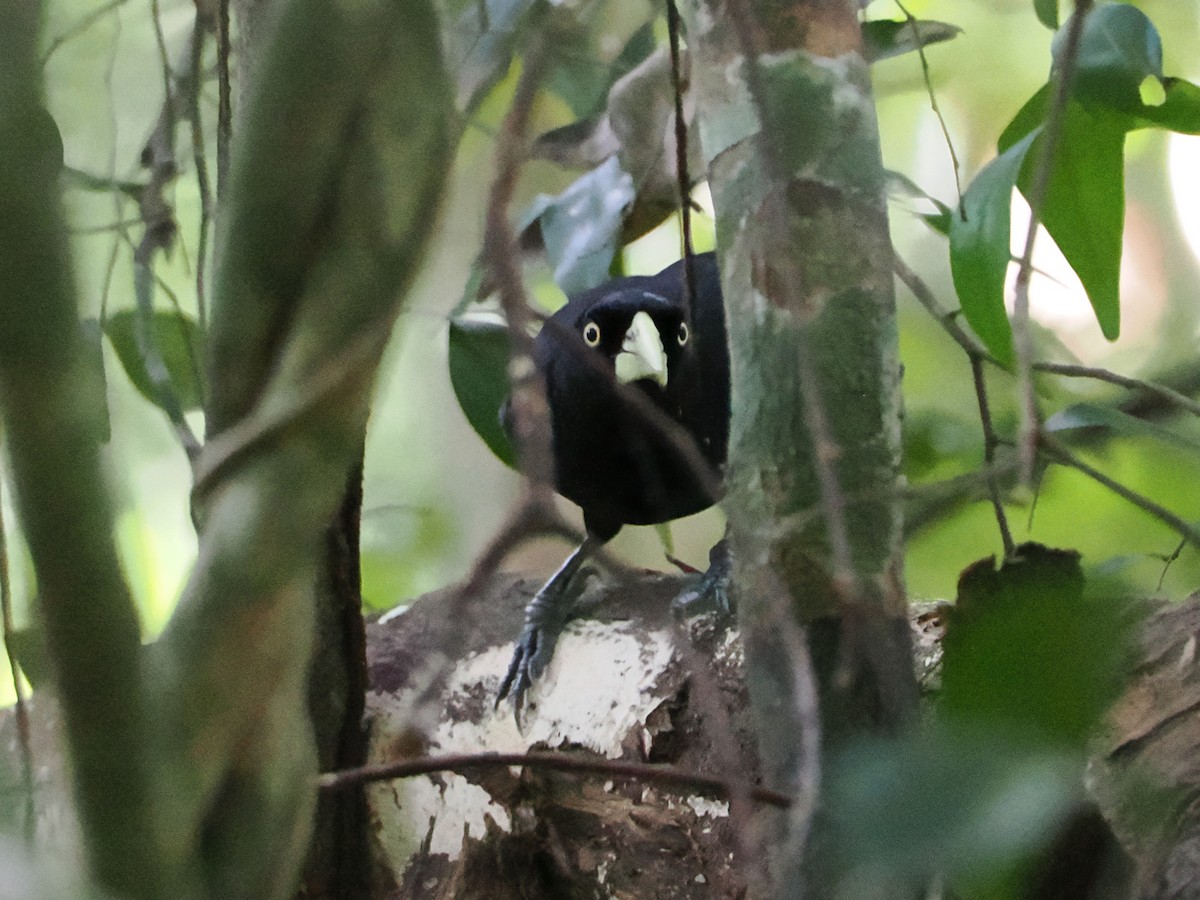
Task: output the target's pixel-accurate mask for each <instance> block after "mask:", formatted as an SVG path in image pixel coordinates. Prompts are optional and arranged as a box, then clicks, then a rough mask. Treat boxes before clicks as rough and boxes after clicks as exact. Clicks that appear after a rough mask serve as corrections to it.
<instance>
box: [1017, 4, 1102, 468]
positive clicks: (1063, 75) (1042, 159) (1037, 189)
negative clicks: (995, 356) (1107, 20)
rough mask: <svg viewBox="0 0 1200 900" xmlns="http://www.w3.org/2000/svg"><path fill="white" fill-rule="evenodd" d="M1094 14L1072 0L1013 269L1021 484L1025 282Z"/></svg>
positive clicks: (1027, 358) (1029, 336)
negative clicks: (1084, 40)
mask: <svg viewBox="0 0 1200 900" xmlns="http://www.w3.org/2000/svg"><path fill="white" fill-rule="evenodd" d="M1091 8H1092V3H1091V0H1075V13H1074V15H1073V16H1072V17H1071V23H1070V25H1069V26H1068V28H1067V38H1066V43H1065V45H1064V48H1063V52H1062V54H1061V56H1060V57H1059V60H1058V65H1057V66H1056V67H1055V69H1054V73H1053V76H1052V81H1053V84H1054V99H1053V102H1052V103H1051V105H1050V111H1049V113H1048V114H1047V116H1046V123H1045V125H1044V127H1043V129H1042V135H1041V153H1040V155H1039V158H1038V163H1037V168H1036V169H1035V170H1034V174H1033V183H1032V185H1031V186H1030V189H1029V193H1028V195H1027V197H1026V199H1028V201H1029V228H1028V229H1027V230H1026V232H1025V248H1024V250H1023V251H1022V252H1021V263H1020V266H1019V268H1018V269H1017V280H1016V290H1015V299H1014V303H1013V342H1014V348H1015V350H1016V362H1017V367H1016V368H1017V397H1018V401H1019V402H1018V406H1019V408H1020V411H1021V424H1020V427H1019V429H1018V432H1017V453H1018V456H1019V459H1020V461H1021V470H1020V472H1021V474H1020V478H1021V483H1022V484H1025V485H1028V484H1030V483H1031V482H1032V481H1033V470H1034V465H1035V457H1036V456H1037V447H1038V432H1039V431H1040V430H1041V423H1040V422H1039V421H1038V409H1037V397H1036V395H1035V393H1034V384H1033V333H1032V331H1031V328H1030V322H1029V282H1030V279H1031V278H1032V276H1033V248H1034V243H1035V242H1036V240H1037V232H1038V224H1039V222H1040V221H1041V213H1042V205H1043V204H1044V203H1045V201H1046V193H1047V191H1048V190H1049V187H1050V173H1051V171H1052V170H1053V168H1054V157H1055V154H1056V153H1057V152H1058V142H1059V138H1060V135H1061V132H1062V124H1063V118H1064V116H1065V115H1066V110H1067V101H1068V100H1069V99H1070V95H1071V76H1072V74H1073V73H1074V69H1075V61H1076V58H1077V57H1078V55H1079V42H1080V38H1081V36H1082V35H1083V23H1084V20H1085V19H1086V18H1087V14H1088V12H1090V10H1091Z"/></svg>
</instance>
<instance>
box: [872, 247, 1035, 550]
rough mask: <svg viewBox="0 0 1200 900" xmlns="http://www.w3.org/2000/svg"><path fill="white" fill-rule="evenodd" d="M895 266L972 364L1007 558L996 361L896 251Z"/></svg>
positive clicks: (993, 497) (986, 461)
mask: <svg viewBox="0 0 1200 900" xmlns="http://www.w3.org/2000/svg"><path fill="white" fill-rule="evenodd" d="M892 264H893V266H894V268H895V271H896V275H897V277H899V279H900V281H901V282H903V284H904V286H905V287H907V288H908V289H909V290H910V291H911V292H912V294H913V296H914V297H916V298H917V302H919V303H920V304H921V305H922V306H924V307H925V309H927V310H928V311H929V313H930V314H931V315H932V316H933V317H934V318H935V319H936V320H937V321H938V323H939V324H940V325H941V326H942V328H943V329H944V330H945V332H946V333H947V334H948V335H950V337H951V338H952V339H953V340H954V341H955V343H957V344H958V346H959V347H961V348H962V350H963V352H964V353H966V354H967V359H968V361H969V362H970V364H971V376H972V379H973V380H974V384H975V398H976V401H977V403H978V405H979V424H980V425H981V427H982V428H983V460H984V464H985V467H984V471H985V472H986V473H987V487H988V496H989V498H990V499H991V501H992V510H993V511H994V512H995V515H996V525H997V527H998V528H999V529H1000V540H1001V542H1002V543H1003V545H1004V556H1005V557H1006V558H1007V557H1009V556H1011V555H1012V552H1013V550H1014V549H1015V544H1014V542H1013V537H1012V530H1011V529H1010V528H1009V526H1008V516H1007V515H1006V514H1005V512H1004V503H1003V500H1002V498H1001V495H1000V482H999V480H998V479H997V477H996V474H995V462H996V448H997V447H998V446H999V445H1000V443H1001V442H1000V438H999V436H998V435H997V434H996V427H995V424H994V423H993V421H992V413H991V405H990V404H989V402H988V395H987V382H986V381H985V380H984V377H983V364H984V363H985V362H995V360H994V359H993V358H992V357H991V356H990V355H989V354H988V353H987V351H986V350H984V348H983V346H982V345H981V344H980V343H979V342H978V341H977V340H976V339H975V338H973V337H972V336H971V335H969V334H967V332H966V331H965V330H964V329H963V327H962V326H961V325H959V324H958V321H957V319H956V318H955V317H954V316H953V315H950V314H947V313H946V312H945V311H944V310H942V308H941V306H940V305H939V304H938V302H937V300H936V299H935V298H934V296H933V292H932V291H931V290H929V286H928V285H927V284H925V282H924V281H922V280H921V278H920V276H919V275H917V273H916V272H914V271H913V270H912V269H911V268H909V266H908V264H907V263H906V262H905V261H904V260H903V259H901V258H900V256H899V255H898V254H897V255H895V257H894V259H893V263H892Z"/></svg>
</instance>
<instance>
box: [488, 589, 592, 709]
mask: <svg viewBox="0 0 1200 900" xmlns="http://www.w3.org/2000/svg"><path fill="white" fill-rule="evenodd" d="M573 574H574V572H573V571H572V572H571V575H573ZM586 574H587V570H585V571H584V572H583V573H581V577H578V578H571V577H570V576H568V577H565V578H564V577H559V576H560V575H562V572H560V573H559V574H558V575H556V576H555V577H554V578H551V579H550V581H548V582H547V583H546V585H545V586H544V587H543V588H542V589H541V590H540V591H538V592H537V593H536V594H535V595H534V596H533V599H532V600H530V601H529V605H528V606H526V607H525V627H524V628H523V629H521V634H520V635H519V636H518V637H517V640H516V644H515V646H514V647H513V655H512V660H511V661H510V662H509V664H508V671H507V672H506V673H505V675H504V680H503V681H501V682H500V689H499V690H498V691H497V692H496V707H497V708H498V707H499V706H500V703H501V701H503V700H504V699H505V698H509V699H511V701H512V705H513V713H514V715H515V716H516V718H517V724H518V725H520V724H521V713H522V711H523V710H524V707H525V698H526V693H527V692H528V691H529V688H530V687H531V686H532V685H533V682H534V681H536V680H537V679H538V678H540V677H541V675H542V673H543V672H545V671H546V667H547V666H549V665H550V660H551V659H553V657H554V647H555V645H556V644H557V643H558V636H559V635H560V634H562V630H563V628H564V627H565V626H566V624H567V622H569V621H570V619H571V613H572V611H573V607H574V605H575V600H576V599H577V597H578V596H579V594H580V593H581V592H582V590H583V588H584V586H585V585H586V583H587V580H588V579H587V578H586V577H584V576H586Z"/></svg>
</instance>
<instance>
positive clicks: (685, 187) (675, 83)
mask: <svg viewBox="0 0 1200 900" xmlns="http://www.w3.org/2000/svg"><path fill="white" fill-rule="evenodd" d="M667 36H668V42H669V44H670V47H671V93H672V94H673V95H674V101H675V180H676V183H677V184H678V186H679V216H680V224H681V228H680V230H681V232H682V233H683V297H684V303H686V304H687V306H686V315H685V318H686V319H687V321H689V322H690V321H691V318H692V307H693V306H695V305H696V265H695V262H694V260H693V259H692V257H693V255H694V254H695V248H694V247H693V246H692V205H691V202H690V200H691V196H692V181H691V176H690V175H689V174H688V141H687V122H686V120H685V119H684V117H683V78H682V76H681V74H680V71H679V66H680V64H679V8H678V7H677V6H676V5H675V0H667Z"/></svg>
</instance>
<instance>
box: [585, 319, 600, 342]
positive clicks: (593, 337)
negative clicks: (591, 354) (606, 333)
mask: <svg viewBox="0 0 1200 900" xmlns="http://www.w3.org/2000/svg"><path fill="white" fill-rule="evenodd" d="M583 340H584V342H585V343H586V344H587V345H588V346H589V347H595V346H596V345H597V344H599V343H600V326H599V325H597V324H596V323H595V322H588V323H587V324H586V325H584V326H583Z"/></svg>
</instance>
